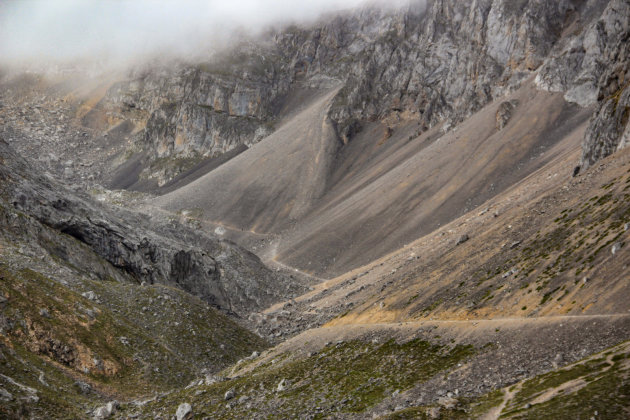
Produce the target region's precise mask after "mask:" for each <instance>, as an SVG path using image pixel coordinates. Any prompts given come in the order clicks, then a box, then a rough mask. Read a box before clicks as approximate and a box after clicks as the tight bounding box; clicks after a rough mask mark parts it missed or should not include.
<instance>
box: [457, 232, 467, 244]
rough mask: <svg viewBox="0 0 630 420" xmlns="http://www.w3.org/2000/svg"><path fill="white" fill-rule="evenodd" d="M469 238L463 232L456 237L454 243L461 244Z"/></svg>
mask: <svg viewBox="0 0 630 420" xmlns="http://www.w3.org/2000/svg"><path fill="white" fill-rule="evenodd" d="M469 239H470V238H469V237H468V235H467V234H463V235H461V236H460V237H459V238H457V241H456V242H455V245H461V244H463V243H464V242H466V241H468V240H469Z"/></svg>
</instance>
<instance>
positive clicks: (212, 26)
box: [0, 0, 391, 66]
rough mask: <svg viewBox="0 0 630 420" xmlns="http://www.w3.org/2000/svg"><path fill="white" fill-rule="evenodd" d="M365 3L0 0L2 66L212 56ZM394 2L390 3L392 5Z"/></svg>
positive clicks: (317, 0) (354, 0)
mask: <svg viewBox="0 0 630 420" xmlns="http://www.w3.org/2000/svg"><path fill="white" fill-rule="evenodd" d="M363 2H365V0H306V1H291V0H286V1H283V0H234V1H225V0H206V1H202V0H173V1H167V0H109V1H108V0H0V64H1V65H5V66H6V65H20V66H21V65H29V64H40V65H41V64H42V63H47V64H48V63H57V64H63V63H68V62H75V61H78V60H97V61H99V62H102V63H110V64H111V63H123V62H128V61H130V60H132V61H135V60H138V59H143V58H148V57H154V56H168V55H175V56H179V57H188V56H190V55H196V56H206V55H209V54H211V52H213V51H216V50H218V49H220V48H221V47H222V46H225V45H228V44H229V42H230V41H232V40H233V39H234V38H235V36H236V34H247V35H250V36H255V35H256V34H257V33H259V32H260V31H262V30H265V29H267V28H269V27H270V26H272V25H283V24H289V23H299V22H304V21H308V20H313V19H315V18H317V17H319V16H321V15H322V14H323V13H328V12H334V11H338V10H342V9H349V8H352V7H356V6H358V5H360V4H361V3H363ZM388 3H391V2H388Z"/></svg>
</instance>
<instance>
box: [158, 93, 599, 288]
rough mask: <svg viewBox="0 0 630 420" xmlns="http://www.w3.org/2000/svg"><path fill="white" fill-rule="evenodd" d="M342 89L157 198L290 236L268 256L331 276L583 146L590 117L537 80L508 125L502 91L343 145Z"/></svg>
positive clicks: (369, 131)
mask: <svg viewBox="0 0 630 420" xmlns="http://www.w3.org/2000/svg"><path fill="white" fill-rule="evenodd" d="M332 97H333V94H327V95H326V96H323V97H322V98H320V99H318V100H317V101H316V102H314V103H313V104H312V105H311V106H310V107H309V108H307V109H305V110H304V111H302V112H301V113H299V114H298V115H296V116H295V117H293V119H291V120H290V121H289V122H287V123H286V124H285V125H284V126H282V128H280V129H279V130H278V131H277V132H276V133H274V134H273V135H272V136H270V137H269V138H267V139H265V140H263V141H262V142H261V143H259V144H257V145H256V146H254V147H252V148H251V149H250V150H247V151H245V152H243V153H242V154H241V155H239V156H238V157H236V158H234V159H232V160H231V161H229V162H228V163H226V164H225V165H223V166H221V167H219V168H218V169H217V170H215V171H212V172H210V173H209V174H208V175H206V176H204V177H202V178H200V179H198V180H197V181H195V182H193V183H191V184H189V185H187V186H185V187H183V188H180V189H179V190H176V191H174V192H172V193H170V194H167V195H165V196H162V197H160V198H158V199H156V200H155V204H156V205H158V206H161V207H163V208H165V209H167V210H170V211H176V210H184V209H198V210H201V211H202V213H203V215H202V216H201V217H202V218H204V219H206V220H209V221H214V222H218V223H221V224H225V225H227V226H232V227H234V228H236V229H239V230H245V231H249V230H251V231H254V232H257V233H274V234H276V235H279V237H278V236H276V238H277V239H276V240H275V241H273V242H272V243H271V244H270V245H269V249H267V252H266V253H265V252H264V251H263V255H267V256H270V257H275V259H276V260H278V261H279V262H282V263H285V264H287V265H289V266H293V267H296V268H299V269H300V270H304V271H307V272H310V273H313V274H316V275H321V276H324V277H329V276H333V275H338V274H341V273H343V272H346V271H348V270H350V269H353V268H356V267H357V266H359V265H362V264H365V263H367V262H369V261H372V260H374V259H375V258H379V257H381V256H383V255H384V254H386V253H388V252H391V251H393V250H394V249H397V248H399V247H401V246H402V245H404V244H406V243H408V242H410V241H412V240H413V239H415V238H417V237H419V236H421V235H423V234H426V233H429V232H431V231H433V230H434V229H435V228H437V227H439V226H440V225H442V224H445V223H448V222H449V221H451V220H453V219H454V218H456V217H458V216H460V215H462V214H464V213H465V212H466V211H468V210H470V209H472V208H474V207H475V206H478V205H480V204H481V203H483V202H484V201H486V200H487V199H489V198H491V197H492V196H494V195H496V194H497V193H499V192H501V191H503V190H505V189H506V188H508V187H510V186H511V185H513V184H514V183H516V182H517V181H518V180H521V179H523V178H524V177H526V176H527V175H528V174H530V173H532V172H533V171H535V170H536V169H539V168H540V167H542V166H544V165H545V164H546V163H548V162H549V161H550V160H552V159H553V158H554V157H557V156H558V155H561V154H563V153H566V152H567V151H569V150H575V149H576V148H577V147H579V143H580V141H581V139H582V137H583V132H584V129H585V124H586V121H587V119H588V117H589V115H590V110H588V109H581V108H579V107H577V106H576V105H571V104H568V103H567V102H565V101H564V99H563V98H562V95H560V94H550V93H547V92H540V91H537V90H536V89H535V88H534V87H533V85H532V84H526V85H525V87H523V88H521V89H520V90H518V91H517V92H515V93H514V94H513V95H511V96H510V97H506V98H505V101H510V102H511V103H513V104H515V105H516V106H515V107H514V109H513V110H512V116H511V119H509V121H508V122H507V125H506V126H505V127H504V128H503V129H502V130H498V128H497V127H496V125H497V124H496V114H497V110H498V108H499V107H500V105H501V104H503V103H504V101H497V102H495V103H493V104H491V105H489V106H488V107H486V108H484V109H483V110H482V111H480V112H479V113H477V114H476V115H474V116H473V117H472V118H470V119H469V120H467V121H466V122H464V123H463V124H461V125H460V126H458V127H457V129H453V130H450V131H448V132H447V133H445V134H444V132H443V129H442V127H437V128H436V129H434V130H432V131H429V132H427V133H425V134H423V135H422V136H420V137H415V136H414V135H413V133H414V130H415V127H413V124H412V123H410V122H402V123H400V124H398V125H396V126H395V128H393V129H392V128H391V127H390V128H386V127H385V126H383V125H380V124H377V123H373V124H372V125H370V126H368V127H367V128H366V129H365V130H364V132H363V133H362V134H359V135H358V136H357V137H356V138H355V139H353V140H352V141H351V142H350V143H349V144H348V145H344V146H342V145H341V143H340V142H338V141H337V140H336V139H335V137H334V131H333V129H332V127H331V126H330V125H329V123H328V122H327V120H326V117H325V112H326V109H327V106H328V105H329V102H330V100H331V99H332ZM296 222H299V223H296ZM296 224H297V227H295V228H293V226H294V225H296Z"/></svg>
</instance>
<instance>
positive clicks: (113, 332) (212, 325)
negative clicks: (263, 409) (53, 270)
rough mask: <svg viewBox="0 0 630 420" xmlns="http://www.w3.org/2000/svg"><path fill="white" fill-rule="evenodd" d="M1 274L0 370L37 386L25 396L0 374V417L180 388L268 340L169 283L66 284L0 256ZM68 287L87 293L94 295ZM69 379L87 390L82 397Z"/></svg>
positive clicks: (78, 409)
mask: <svg viewBox="0 0 630 420" xmlns="http://www.w3.org/2000/svg"><path fill="white" fill-rule="evenodd" d="M0 279H1V281H0V295H2V296H3V297H4V298H6V299H7V301H6V302H5V303H4V305H3V306H2V307H0V321H1V322H0V327H2V335H1V336H0V346H1V350H2V351H1V352H0V353H1V354H2V356H3V357H0V373H2V374H3V375H5V376H7V377H9V378H12V379H13V380H15V381H16V382H18V383H20V384H23V385H26V386H29V387H31V388H34V389H36V390H37V394H36V395H37V396H38V398H39V401H37V402H33V401H28V400H26V399H25V398H26V397H25V396H24V395H22V394H24V392H21V391H20V390H19V389H17V388H16V387H15V386H12V385H11V383H10V382H7V380H2V378H0V387H5V388H6V389H7V390H8V391H9V392H11V393H12V394H13V393H14V395H15V398H13V399H12V401H7V402H6V403H5V402H3V407H4V408H3V410H4V413H3V412H0V416H1V414H6V415H7V416H9V415H10V414H11V415H16V413H29V415H34V416H35V417H36V418H44V417H46V416H47V415H46V413H53V412H54V413H60V414H59V417H61V418H64V416H67V417H68V418H80V417H82V416H83V415H84V414H79V413H82V410H84V409H85V408H86V407H87V408H90V407H93V406H94V404H97V403H98V402H100V403H102V402H103V401H106V400H108V399H112V398H117V399H122V400H127V399H131V398H135V397H140V396H144V395H150V394H153V393H155V392H165V391H168V390H170V389H173V388H177V387H183V386H185V385H187V384H188V383H189V382H190V381H191V380H192V379H195V378H198V377H199V376H201V373H202V371H203V370H206V371H209V372H216V371H218V370H220V369H222V368H225V367H226V366H229V365H231V364H233V363H235V362H236V360H238V359H239V358H242V357H244V356H246V355H249V354H250V353H251V352H252V351H253V350H261V349H263V348H265V347H266V346H267V345H266V343H265V342H264V341H263V340H262V339H260V338H259V337H257V336H255V335H253V334H251V333H249V332H247V331H246V330H244V329H243V328H242V327H240V326H238V325H237V324H236V323H234V322H233V321H230V320H228V319H227V318H226V317H225V316H223V315H220V314H219V313H218V312H216V311H215V310H214V309H212V308H210V307H208V306H207V304H205V303H204V302H201V301H200V300H199V299H197V298H194V297H192V296H190V295H188V294H186V293H184V292H182V291H179V290H177V289H174V288H169V287H164V286H150V287H141V286H138V285H133V284H121V283H117V282H114V281H110V282H103V281H93V280H86V279H81V280H80V281H79V282H78V284H79V285H80V286H78V285H74V287H73V289H71V288H70V287H67V286H65V285H63V284H62V283H59V282H57V281H54V280H51V279H49V278H47V277H45V276H43V275H41V274H39V273H36V272H34V271H32V270H28V269H20V270H14V269H11V268H9V266H8V265H5V264H2V263H1V262H0ZM77 289H85V290H90V291H93V292H94V293H95V294H96V296H97V297H98V301H93V300H89V299H88V298H86V297H84V296H82V295H81V293H80V290H77ZM40 372H41V373H43V382H42V381H40V380H39V376H40ZM77 380H80V381H82V382H85V383H88V384H90V385H91V386H92V388H93V392H91V393H89V394H87V395H84V394H82V393H81V392H80V390H79V389H78V388H77V387H76V386H73V384H74V382H76V381H77ZM46 384H48V385H46ZM9 388H11V389H9ZM21 415H22V414H20V416H21ZM9 417H10V416H9Z"/></svg>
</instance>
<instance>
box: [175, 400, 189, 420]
mask: <svg viewBox="0 0 630 420" xmlns="http://www.w3.org/2000/svg"><path fill="white" fill-rule="evenodd" d="M192 415H193V414H192V406H191V405H190V404H188V403H182V404H180V405H179V406H178V407H177V411H176V412H175V417H177V420H188V419H190V418H192Z"/></svg>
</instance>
